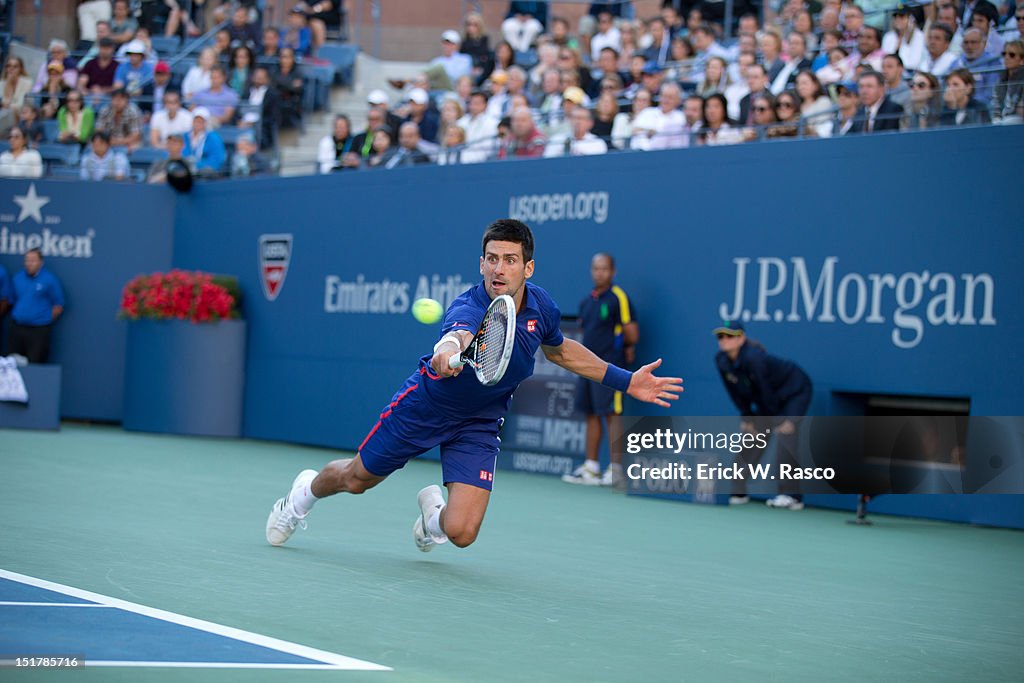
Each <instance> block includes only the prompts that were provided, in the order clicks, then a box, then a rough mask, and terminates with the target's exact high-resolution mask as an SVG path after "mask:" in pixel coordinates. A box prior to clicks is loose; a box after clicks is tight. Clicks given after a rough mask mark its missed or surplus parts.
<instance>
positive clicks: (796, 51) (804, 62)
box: [771, 31, 811, 95]
mask: <svg viewBox="0 0 1024 683" xmlns="http://www.w3.org/2000/svg"><path fill="white" fill-rule="evenodd" d="M786 48H787V51H788V52H789V61H788V62H786V66H784V67H782V71H780V72H779V75H778V76H776V77H775V80H774V81H772V88H771V90H772V94H773V95H778V94H779V93H781V92H782V91H783V90H786V89H788V88H790V87H792V86H793V83H794V82H795V81H796V75H797V74H798V73H800V72H801V71H803V70H804V69H810V68H811V60H810V59H808V57H807V39H806V38H804V34H802V33H800V32H798V31H793V32H792V33H790V34H789V35H788V36H786Z"/></svg>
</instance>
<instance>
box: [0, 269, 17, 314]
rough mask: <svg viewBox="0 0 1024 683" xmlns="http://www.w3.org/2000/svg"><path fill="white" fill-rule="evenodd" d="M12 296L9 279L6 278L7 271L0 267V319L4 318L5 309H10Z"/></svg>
mask: <svg viewBox="0 0 1024 683" xmlns="http://www.w3.org/2000/svg"><path fill="white" fill-rule="evenodd" d="M13 296H14V294H13V293H12V292H11V279H10V278H9V277H7V269H6V268H4V267H3V266H0V318H3V317H4V314H5V313H7V309H9V308H10V307H11V299H12V298H13Z"/></svg>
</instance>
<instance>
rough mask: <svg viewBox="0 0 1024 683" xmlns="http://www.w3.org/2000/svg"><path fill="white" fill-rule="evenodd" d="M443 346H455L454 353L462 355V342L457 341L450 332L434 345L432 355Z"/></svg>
mask: <svg viewBox="0 0 1024 683" xmlns="http://www.w3.org/2000/svg"><path fill="white" fill-rule="evenodd" d="M445 344H455V350H456V352H458V353H462V342H461V341H460V340H459V338H458V337H457V336H455V335H454V334H452V333H450V332H449V333H448V334H446V335H444V336H443V337H441V339H440V340H439V341H438V342H437V343H436V344H434V353H435V354H436V353H437V350H438V349H439V348H441V347H442V346H444V345H445Z"/></svg>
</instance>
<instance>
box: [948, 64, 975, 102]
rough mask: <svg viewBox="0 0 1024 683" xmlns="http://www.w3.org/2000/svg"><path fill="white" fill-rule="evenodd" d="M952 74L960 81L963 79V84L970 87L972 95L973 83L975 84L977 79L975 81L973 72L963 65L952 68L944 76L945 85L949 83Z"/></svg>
mask: <svg viewBox="0 0 1024 683" xmlns="http://www.w3.org/2000/svg"><path fill="white" fill-rule="evenodd" d="M953 76H956V77H957V78H959V79H960V80H961V81H963V82H964V85H966V86H969V87H970V89H971V95H972V96H973V95H974V88H975V85H976V83H977V81H975V79H974V74H972V73H971V70H970V69H967V68H965V67H960V68H959V69H953V70H952V71H950V72H949V73H948V74H946V76H945V79H946V85H949V79H950V78H952V77H953Z"/></svg>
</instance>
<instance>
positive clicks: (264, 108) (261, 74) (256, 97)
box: [239, 66, 279, 149]
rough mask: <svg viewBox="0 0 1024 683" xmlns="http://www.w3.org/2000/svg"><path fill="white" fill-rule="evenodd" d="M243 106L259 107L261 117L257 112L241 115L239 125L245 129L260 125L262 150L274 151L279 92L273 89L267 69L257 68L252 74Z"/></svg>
mask: <svg viewBox="0 0 1024 683" xmlns="http://www.w3.org/2000/svg"><path fill="white" fill-rule="evenodd" d="M242 103H243V104H247V105H251V106H252V107H253V108H255V107H259V112H260V113H259V116H258V117H257V116H254V115H253V114H254V113H255V112H248V113H245V114H241V120H240V121H239V125H241V126H243V127H248V126H252V127H255V126H256V125H259V141H260V149H273V147H274V146H275V143H276V138H277V121H278V116H279V112H278V99H277V91H276V90H275V89H274V88H273V87H271V84H270V72H269V71H268V70H267V69H266V67H262V66H259V67H256V68H255V69H253V72H252V79H251V80H250V82H249V90H248V92H246V93H245V97H244V98H243V99H242Z"/></svg>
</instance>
